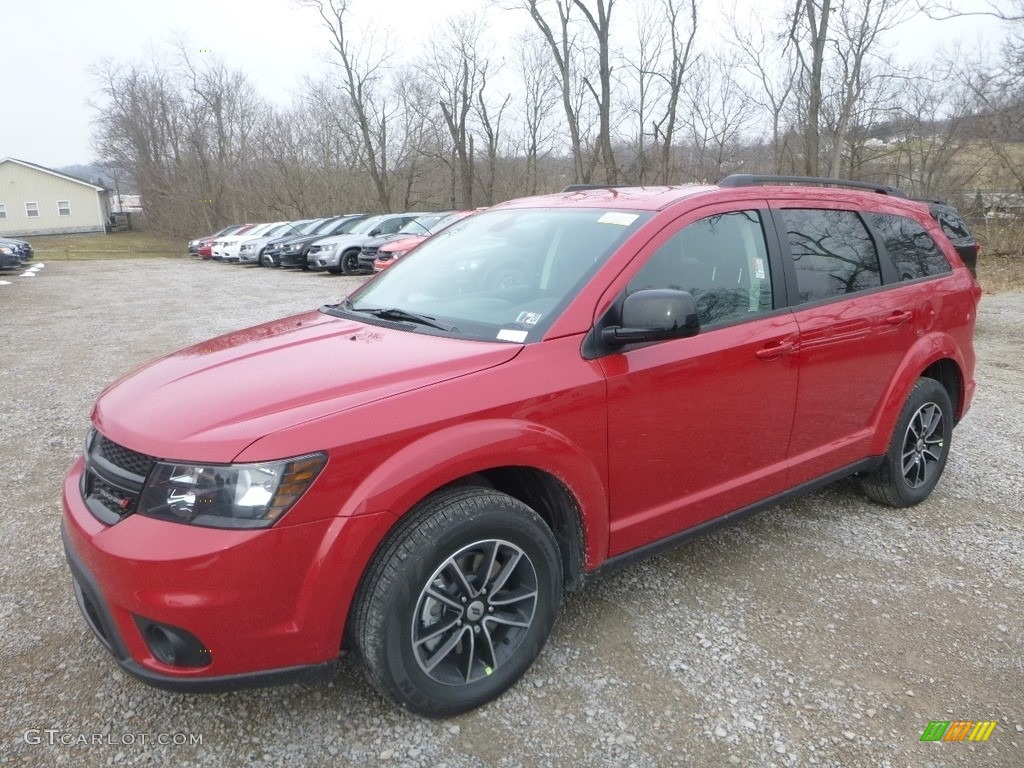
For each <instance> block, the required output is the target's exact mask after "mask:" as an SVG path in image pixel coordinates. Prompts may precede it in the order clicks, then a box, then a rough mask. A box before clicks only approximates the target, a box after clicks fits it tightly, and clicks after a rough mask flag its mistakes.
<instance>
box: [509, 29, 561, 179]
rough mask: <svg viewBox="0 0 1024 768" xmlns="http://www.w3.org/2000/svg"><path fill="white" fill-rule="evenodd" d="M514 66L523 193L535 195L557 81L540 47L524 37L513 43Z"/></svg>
mask: <svg viewBox="0 0 1024 768" xmlns="http://www.w3.org/2000/svg"><path fill="white" fill-rule="evenodd" d="M516 42H517V44H516V48H517V50H518V56H517V58H516V64H517V69H518V74H519V77H520V79H521V81H522V87H523V90H522V99H521V101H520V105H519V107H520V110H521V115H522V118H521V119H522V132H523V138H522V151H523V154H524V155H525V160H526V167H525V169H524V170H525V176H526V182H525V191H526V193H527V194H531V195H535V194H537V190H538V175H539V173H538V166H539V164H540V162H541V160H543V159H544V157H546V156H547V154H548V153H549V152H551V150H552V146H551V142H552V139H553V136H554V133H555V129H554V128H552V127H551V126H550V120H551V117H552V113H553V112H554V111H555V106H556V104H557V102H558V96H557V93H558V80H557V78H556V77H555V75H554V73H553V72H552V71H551V69H550V68H549V67H548V66H547V64H548V54H547V52H546V51H545V49H544V43H543V42H542V41H540V40H537V39H536V38H534V37H530V36H526V35H524V36H523V37H521V38H520V39H519V40H517V41H516Z"/></svg>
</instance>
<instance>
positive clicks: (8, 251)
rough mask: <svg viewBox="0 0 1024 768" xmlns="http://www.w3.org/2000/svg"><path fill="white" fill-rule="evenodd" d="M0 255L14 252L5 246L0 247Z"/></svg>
mask: <svg viewBox="0 0 1024 768" xmlns="http://www.w3.org/2000/svg"><path fill="white" fill-rule="evenodd" d="M0 253H14V251H12V250H11V249H10V248H8V247H7V246H6V245H0Z"/></svg>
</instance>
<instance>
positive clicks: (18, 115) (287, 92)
mask: <svg viewBox="0 0 1024 768" xmlns="http://www.w3.org/2000/svg"><path fill="white" fill-rule="evenodd" d="M968 1H970V0H968ZM738 2H739V4H740V6H741V7H742V6H743V5H745V4H748V3H749V4H750V6H751V8H752V9H753V8H756V9H758V10H759V11H761V12H763V7H764V3H763V0H738ZM485 4H486V0H355V7H356V10H357V13H358V15H359V17H360V19H361V20H362V21H363V22H364V23H366V22H370V21H372V23H374V24H379V25H382V26H384V27H385V28H386V29H387V30H389V31H391V32H392V33H393V34H394V35H395V39H397V40H398V41H400V43H401V45H403V46H415V45H416V43H417V42H419V41H423V40H426V39H427V37H429V34H430V31H431V29H432V28H433V25H434V23H435V22H436V21H437V19H438V18H439V17H443V16H445V15H448V14H453V13H457V12H460V11H466V10H471V9H473V8H480V7H482V6H483V5H485ZM718 5H719V3H718V2H713V0H704V3H703V6H704V7H706V8H708V9H710V8H714V7H717V6H718ZM495 18H496V19H498V20H500V21H501V30H500V34H499V35H498V36H499V37H500V38H503V39H506V40H507V39H509V38H510V37H511V35H510V34H509V33H508V30H509V29H512V28H517V27H519V26H521V24H520V23H517V22H523V19H525V17H523V18H520V17H519V16H517V15H515V14H507V13H506V14H496V16H495ZM318 21H319V20H318V18H317V16H316V14H315V12H313V11H311V10H308V9H300V8H297V7H296V4H295V3H294V2H293V0H141V2H112V1H111V0H103V1H101V0H23V1H22V2H17V0H0V51H2V53H0V55H2V59H3V62H4V75H3V77H2V78H0V158H2V157H16V158H18V159H20V160H26V161H29V162H34V163H38V164H40V165H45V166H49V167H61V166H66V165H71V164H75V163H88V162H90V161H91V160H92V159H93V151H92V147H91V144H90V135H91V125H90V120H91V119H92V117H93V115H94V110H93V109H92V108H91V107H90V106H89V101H90V100H94V99H95V98H96V97H95V89H96V85H95V79H94V78H93V77H92V75H91V74H90V69H91V68H92V67H93V66H94V65H95V64H96V63H97V62H99V61H100V60H101V59H104V58H109V59H116V60H124V61H127V60H137V59H144V58H146V57H148V56H150V55H152V52H153V51H154V50H155V51H157V52H158V55H167V54H168V51H169V50H170V44H169V43H170V41H171V40H173V39H174V38H175V36H176V35H178V34H184V35H185V36H186V38H187V40H188V41H189V42H190V43H191V44H192V46H193V47H194V48H195V49H196V53H197V55H198V51H199V49H212V50H213V51H214V52H215V54H216V55H218V56H220V57H222V58H223V59H224V61H225V62H226V63H227V64H228V66H230V67H232V68H238V69H241V70H243V71H244V72H245V73H246V74H247V75H248V76H249V77H250V79H251V80H252V81H253V83H255V85H256V87H257V89H258V90H259V91H260V93H261V94H262V95H263V96H265V97H266V98H268V99H271V100H273V101H275V102H279V103H288V102H289V101H290V99H291V94H292V92H293V91H295V90H296V88H297V86H298V84H299V82H300V80H301V78H302V76H303V75H306V74H314V73H315V72H316V71H317V70H318V69H320V68H322V67H323V66H324V64H323V56H324V53H323V52H324V50H325V49H326V47H327V41H326V38H325V33H324V32H322V31H321V29H320V28H319V26H318ZM997 34H998V29H997V27H996V25H995V24H993V23H992V22H990V21H986V20H959V21H956V22H945V23H938V22H927V21H925V20H920V21H914V22H912V23H911V24H909V25H906V26H905V27H904V28H903V30H902V38H901V40H900V41H899V46H898V47H899V49H900V50H901V51H903V52H904V53H905V54H906V53H907V52H916V55H917V56H919V57H924V56H927V55H928V54H929V52H930V51H933V50H935V48H936V47H937V46H938V45H941V44H943V43H945V44H949V43H951V42H952V41H953V40H954V39H957V38H959V39H961V40H963V41H965V42H964V44H965V45H967V46H968V47H974V46H975V45H977V42H976V41H977V39H978V37H979V35H987V37H988V39H989V40H990V41H991V40H993V39H995V36H996V35H997ZM406 50H408V48H406Z"/></svg>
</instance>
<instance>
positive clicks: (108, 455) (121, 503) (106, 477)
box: [82, 433, 156, 525]
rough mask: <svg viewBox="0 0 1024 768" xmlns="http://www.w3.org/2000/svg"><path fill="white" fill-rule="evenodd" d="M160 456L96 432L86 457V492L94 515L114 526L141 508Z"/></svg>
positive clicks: (87, 502)
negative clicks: (117, 441)
mask: <svg viewBox="0 0 1024 768" xmlns="http://www.w3.org/2000/svg"><path fill="white" fill-rule="evenodd" d="M155 464H156V459H155V458H153V457H152V456H147V455H146V454H144V453H139V452H138V451H133V450H131V449H130V448H125V447H124V446H123V445H118V444H117V443H115V442H114V441H113V440H109V439H107V438H106V437H104V436H103V435H101V434H98V433H97V434H96V437H95V439H94V440H93V441H92V447H91V449H90V451H89V453H87V454H86V457H85V475H84V477H83V479H82V495H83V497H84V498H85V504H86V506H87V507H88V508H89V511H90V512H92V514H93V516H94V517H95V518H96V519H97V520H99V521H100V522H103V523H106V524H107V525H114V524H115V523H117V522H119V521H120V520H122V519H123V518H124V517H126V516H127V515H130V514H132V513H133V512H135V510H136V509H137V508H138V505H139V497H140V496H141V495H142V488H143V486H144V485H145V484H146V478H147V477H148V476H149V473H150V472H151V471H152V469H153V466H154V465H155Z"/></svg>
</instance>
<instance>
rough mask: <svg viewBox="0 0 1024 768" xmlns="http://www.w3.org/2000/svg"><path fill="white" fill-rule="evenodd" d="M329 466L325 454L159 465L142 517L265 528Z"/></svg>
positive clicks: (144, 495) (144, 497) (144, 500)
mask: <svg viewBox="0 0 1024 768" xmlns="http://www.w3.org/2000/svg"><path fill="white" fill-rule="evenodd" d="M326 463H327V456H326V455H325V454H322V453H315V454H311V455H309V456H300V457H299V458H296V459H284V460H283V461H268V462H263V463H260V464H231V465H227V466H224V465H221V466H204V465H195V464H180V463H173V462H163V461H160V462H157V464H156V466H155V467H154V468H153V471H152V473H151V474H150V476H149V480H148V481H147V483H146V487H145V489H144V490H143V492H142V498H141V499H139V507H138V513H139V514H140V515H145V516H146V517H155V518H158V519H160V520H170V521H172V522H176V523H191V524H193V525H205V526H210V527H212V528H266V527H268V526H271V525H273V524H274V523H275V522H276V521H277V520H278V519H279V518H280V517H281V515H283V514H284V513H285V512H287V511H288V510H289V509H290V508H291V506H292V505H293V504H294V503H295V502H296V501H298V500H299V497H301V496H302V494H303V493H305V492H306V490H307V489H308V488H309V486H310V485H311V484H312V482H313V480H315V479H316V476H317V475H318V474H319V473H320V470H321V469H323V467H324V464H326Z"/></svg>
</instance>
